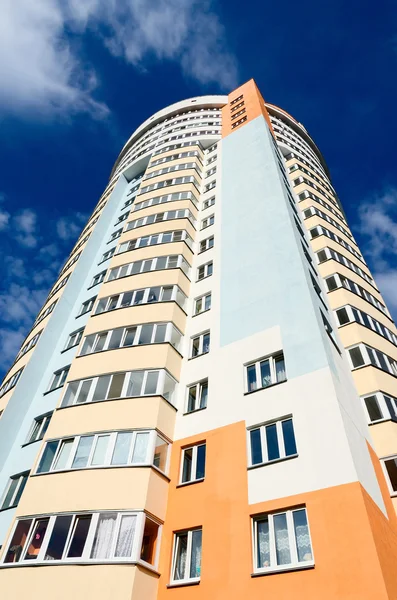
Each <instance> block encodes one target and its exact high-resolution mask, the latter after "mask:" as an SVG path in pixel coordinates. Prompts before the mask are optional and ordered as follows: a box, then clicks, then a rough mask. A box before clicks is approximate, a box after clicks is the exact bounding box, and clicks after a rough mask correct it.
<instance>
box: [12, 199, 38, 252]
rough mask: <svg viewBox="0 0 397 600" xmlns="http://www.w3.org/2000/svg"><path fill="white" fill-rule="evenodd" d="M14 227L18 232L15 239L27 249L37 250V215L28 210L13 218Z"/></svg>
mask: <svg viewBox="0 0 397 600" xmlns="http://www.w3.org/2000/svg"><path fill="white" fill-rule="evenodd" d="M13 225H14V229H15V231H16V235H15V239H16V241H17V242H18V243H19V244H21V246H25V248H36V246H37V243H38V239H37V235H36V234H37V215H36V213H35V212H34V211H33V210H30V209H29V208H26V209H24V210H22V211H20V212H19V213H18V214H17V215H15V216H14V217H13Z"/></svg>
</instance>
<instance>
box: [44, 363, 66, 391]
mask: <svg viewBox="0 0 397 600" xmlns="http://www.w3.org/2000/svg"><path fill="white" fill-rule="evenodd" d="M69 369H70V365H68V366H67V367H64V368H63V369H60V370H59V371H55V373H54V375H53V377H52V380H51V383H50V387H49V388H48V391H49V392H52V390H56V389H57V388H60V387H62V386H63V384H64V383H65V381H66V377H67V376H68V373H69Z"/></svg>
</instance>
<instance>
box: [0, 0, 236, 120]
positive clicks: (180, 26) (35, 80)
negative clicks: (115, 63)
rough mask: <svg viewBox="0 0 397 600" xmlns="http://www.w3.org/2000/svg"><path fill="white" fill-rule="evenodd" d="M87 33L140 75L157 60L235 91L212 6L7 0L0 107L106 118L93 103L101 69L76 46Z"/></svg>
mask: <svg viewBox="0 0 397 600" xmlns="http://www.w3.org/2000/svg"><path fill="white" fill-rule="evenodd" d="M88 30H91V31H93V32H94V33H95V34H96V36H97V38H98V39H99V40H101V41H102V43H103V44H104V45H105V47H106V48H107V49H108V50H109V52H111V53H112V54H113V55H114V56H117V57H120V58H122V59H123V60H125V61H126V62H127V63H129V64H131V65H133V66H135V67H138V68H140V69H142V68H145V66H146V64H149V65H150V62H151V61H152V60H153V59H157V60H169V61H174V62H176V63H178V64H179V65H180V67H181V69H182V71H183V72H184V74H185V75H186V76H188V77H190V78H194V79H196V80H197V81H199V82H200V83H202V84H213V85H216V86H217V87H219V86H220V87H222V88H224V89H227V90H229V89H231V88H233V87H235V85H236V81H237V68H236V63H235V60H234V58H233V56H232V55H231V54H230V52H229V51H228V49H227V46H226V42H225V31H224V28H223V26H222V24H221V23H220V22H219V19H218V17H217V15H216V13H215V12H214V10H213V9H212V3H211V0H151V1H150V2H148V1H147V0H84V1H82V0H35V1H34V2H32V1H31V0H18V1H17V2H16V1H15V0H3V2H2V5H1V8H0V80H1V82H2V85H1V86H0V105H2V106H3V108H6V109H8V110H10V111H14V112H15V111H17V112H21V111H22V112H23V111H32V110H34V111H36V112H40V113H41V114H42V115H43V116H48V115H52V114H54V113H63V114H70V113H75V112H82V111H85V112H89V113H91V114H93V115H94V116H96V117H104V116H106V114H107V113H108V109H107V108H106V106H104V104H101V103H100V102H98V101H96V100H95V99H94V92H95V89H96V88H97V83H98V82H97V75H96V74H95V72H94V68H93V67H92V66H87V65H86V64H85V63H84V61H83V60H82V59H81V57H79V55H78V51H77V48H78V44H75V43H73V40H76V39H77V41H79V40H80V39H82V36H84V34H85V32H86V31H88ZM70 31H72V32H73V36H70V35H68V32H70Z"/></svg>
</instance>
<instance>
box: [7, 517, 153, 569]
mask: <svg viewBox="0 0 397 600" xmlns="http://www.w3.org/2000/svg"><path fill="white" fill-rule="evenodd" d="M101 515H115V516H116V519H115V525H114V530H113V532H112V537H111V540H110V544H109V556H108V557H106V558H103V557H102V558H92V557H91V554H92V552H93V549H94V547H95V546H94V543H95V534H96V532H97V528H98V523H99V519H100V516H101ZM68 516H70V517H71V521H70V524H69V526H68V530H67V535H66V537H65V540H64V542H63V546H62V556H61V558H60V559H48V560H45V556H46V553H47V550H48V545H49V542H50V541H51V536H52V533H53V531H54V527H55V524H56V520H57V518H58V517H68ZM88 516H89V517H90V523H89V526H88V529H87V532H86V536H85V540H84V542H83V547H82V551H81V555H80V556H74V557H69V556H68V553H69V550H70V546H71V543H72V541H73V536H74V533H75V529H76V524H77V523H78V521H79V519H80V518H82V517H83V518H84V517H88ZM126 516H127V517H128V516H134V517H135V519H136V520H135V522H134V527H133V536H134V537H133V540H132V544H131V550H130V553H129V556H116V551H117V544H118V542H119V536H120V531H121V524H122V519H123V517H126ZM47 519H48V525H47V527H46V531H45V533H44V535H43V541H42V544H41V547H40V550H39V552H38V553H37V557H36V559H34V560H29V559H26V554H27V551H28V549H29V546H30V544H31V542H32V534H33V532H34V531H35V528H36V526H37V523H38V522H40V521H42V520H47ZM147 520H149V521H151V522H153V523H155V525H157V527H158V530H157V539H156V550H155V552H154V560H153V564H151V563H149V562H147V561H145V560H143V559H141V558H140V556H141V552H142V545H143V536H144V531H145V525H146V521H147ZM23 521H30V526H29V529H28V531H27V534H26V538H25V541H24V543H23V546H22V550H21V554H20V558H19V560H18V561H16V562H5V559H6V557H7V554H8V553H9V551H10V545H11V543H12V540H13V537H14V534H15V532H16V530H17V527H18V525H19V523H21V522H23ZM161 533H162V524H161V522H160V521H158V520H157V519H156V518H154V517H152V516H151V515H150V516H149V515H148V514H147V513H146V512H145V511H144V510H121V511H120V510H101V511H100V510H94V511H88V512H66V513H61V514H43V515H42V514H40V515H35V516H32V517H29V518H25V517H22V518H17V519H16V520H15V523H14V526H13V527H12V529H11V532H10V535H9V536H8V538H7V540H6V543H5V544H4V547H5V552H4V553H3V556H2V558H1V562H0V568H1V567H7V568H9V567H18V566H35V565H47V566H51V565H59V564H81V563H82V564H86V563H87V562H88V563H90V564H114V563H130V564H131V563H132V564H143V565H144V566H147V567H149V568H150V569H152V570H155V571H156V570H157V568H158V563H159V551H160V541H161Z"/></svg>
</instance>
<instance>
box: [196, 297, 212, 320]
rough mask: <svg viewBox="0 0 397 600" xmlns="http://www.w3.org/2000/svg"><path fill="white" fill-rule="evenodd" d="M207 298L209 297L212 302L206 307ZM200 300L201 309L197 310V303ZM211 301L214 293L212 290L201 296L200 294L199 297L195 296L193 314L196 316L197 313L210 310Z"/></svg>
mask: <svg viewBox="0 0 397 600" xmlns="http://www.w3.org/2000/svg"><path fill="white" fill-rule="evenodd" d="M207 298H209V302H210V306H209V308H205V305H206V300H207ZM200 300H201V310H197V304H198V303H199V301H200ZM211 302H212V293H211V292H207V293H206V294H202V295H201V296H198V297H197V298H195V299H194V307H193V316H194V317H195V316H196V315H201V314H202V313H204V312H208V311H209V310H211Z"/></svg>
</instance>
